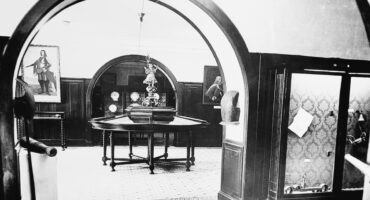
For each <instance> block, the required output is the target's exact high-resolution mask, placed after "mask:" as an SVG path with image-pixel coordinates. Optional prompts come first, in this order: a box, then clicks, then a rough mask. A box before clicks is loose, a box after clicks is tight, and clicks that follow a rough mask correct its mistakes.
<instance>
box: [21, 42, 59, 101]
mask: <svg viewBox="0 0 370 200" xmlns="http://www.w3.org/2000/svg"><path fill="white" fill-rule="evenodd" d="M59 71H60V66H59V49H58V47H57V46H44V45H30V46H29V47H28V49H27V51H26V53H25V56H24V58H23V60H22V63H21V66H20V69H19V76H20V77H21V78H22V79H23V80H24V81H25V82H26V83H27V84H28V85H29V86H30V87H31V89H32V92H33V94H34V96H35V101H36V102H60V72H59Z"/></svg>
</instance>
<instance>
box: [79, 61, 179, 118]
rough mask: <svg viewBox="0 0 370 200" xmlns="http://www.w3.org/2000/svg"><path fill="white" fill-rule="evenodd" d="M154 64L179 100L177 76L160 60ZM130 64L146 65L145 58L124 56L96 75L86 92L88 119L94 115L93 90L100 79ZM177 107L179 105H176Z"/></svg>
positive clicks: (107, 65) (103, 67)
mask: <svg viewBox="0 0 370 200" xmlns="http://www.w3.org/2000/svg"><path fill="white" fill-rule="evenodd" d="M151 60H152V62H153V63H154V64H155V65H157V66H159V67H160V69H159V70H160V71H161V72H162V73H163V74H164V75H165V76H167V79H168V80H169V81H170V83H171V85H172V89H173V91H174V93H175V96H176V99H177V91H178V90H179V86H178V82H177V80H176V77H175V75H173V73H172V72H171V70H169V69H168V68H167V67H166V66H165V65H164V64H162V63H161V62H159V61H158V60H156V59H154V58H151ZM129 62H139V63H145V62H146V61H145V56H142V55H124V56H120V57H117V58H114V59H112V60H110V61H108V62H107V63H106V64H104V65H103V66H102V67H101V68H100V69H99V70H98V71H97V72H96V73H95V75H94V77H93V78H92V79H91V81H90V83H89V86H88V87H87V91H86V110H87V113H86V114H87V116H88V118H90V117H91V114H92V108H91V98H92V93H93V89H94V87H95V85H96V83H97V82H98V80H99V78H100V77H101V76H102V74H103V73H104V72H105V71H107V70H108V69H109V68H111V67H113V66H115V65H118V64H120V63H129ZM176 107H177V105H176Z"/></svg>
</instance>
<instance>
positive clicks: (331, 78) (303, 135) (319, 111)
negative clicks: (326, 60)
mask: <svg viewBox="0 0 370 200" xmlns="http://www.w3.org/2000/svg"><path fill="white" fill-rule="evenodd" d="M341 81H342V77H341V76H337V75H316V74H299V73H292V77H291V86H290V87H291V88H290V101H289V122H288V133H287V150H286V165H285V181H284V194H301V193H317V192H330V191H332V188H333V172H334V163H335V153H334V152H335V150H336V140H337V122H338V109H339V97H340V87H341ZM368 91H369V94H370V87H369V90H368ZM369 98H370V96H369ZM369 108H370V103H369ZM355 109H356V110H357V109H358V108H355ZM369 111H370V110H369ZM293 122H294V124H293ZM302 130H304V131H302Z"/></svg>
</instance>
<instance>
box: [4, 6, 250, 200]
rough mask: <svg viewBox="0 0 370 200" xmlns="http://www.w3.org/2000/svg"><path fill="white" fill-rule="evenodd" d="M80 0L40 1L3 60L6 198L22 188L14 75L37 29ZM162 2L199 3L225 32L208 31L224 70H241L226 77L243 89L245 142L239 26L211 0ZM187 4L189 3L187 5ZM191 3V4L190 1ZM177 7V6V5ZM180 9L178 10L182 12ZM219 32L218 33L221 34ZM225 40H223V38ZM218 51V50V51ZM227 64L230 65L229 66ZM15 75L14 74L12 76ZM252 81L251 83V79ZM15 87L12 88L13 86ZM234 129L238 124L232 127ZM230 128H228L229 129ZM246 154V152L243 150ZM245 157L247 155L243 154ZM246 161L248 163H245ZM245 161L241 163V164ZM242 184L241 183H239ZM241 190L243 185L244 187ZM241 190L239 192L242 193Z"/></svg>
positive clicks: (244, 98) (245, 58)
mask: <svg viewBox="0 0 370 200" xmlns="http://www.w3.org/2000/svg"><path fill="white" fill-rule="evenodd" d="M78 2H80V1H78V0H76V1H74V0H71V1H58V0H53V1H47V2H45V1H42V2H41V1H40V2H38V3H37V4H36V5H35V6H34V7H33V9H32V10H31V11H30V12H29V13H28V14H27V15H26V16H25V18H24V19H23V20H22V22H21V23H20V24H19V26H18V28H17V30H16V31H15V33H14V35H13V36H12V38H11V39H10V41H9V43H8V46H7V49H6V51H5V54H4V62H3V63H2V67H1V69H0V70H1V73H0V85H1V87H2V89H3V90H2V91H3V95H2V96H3V98H2V99H1V101H0V104H1V105H2V106H0V107H1V108H0V117H1V118H0V120H1V121H0V126H1V130H2V135H1V147H2V154H3V163H6V165H5V166H3V169H4V170H3V173H4V175H3V180H4V182H3V184H4V185H3V186H4V187H3V188H4V196H5V197H6V198H5V199H17V198H19V189H18V180H17V170H16V169H17V167H16V165H17V161H16V155H15V151H14V150H13V149H14V136H13V135H14V134H13V132H14V128H13V112H12V106H11V105H12V99H13V98H14V90H15V89H14V88H15V87H14V86H15V76H16V72H17V71H18V66H19V61H20V59H21V57H22V55H23V54H24V52H25V49H26V48H27V46H28V44H29V43H30V41H31V40H32V38H33V37H34V36H35V34H36V33H37V31H38V30H39V29H40V28H41V27H42V25H43V24H44V23H45V22H46V21H47V20H48V19H50V18H52V17H53V16H54V15H56V14H57V13H58V12H60V11H62V10H63V9H66V8H67V7H69V6H71V5H73V4H75V3H78ZM154 2H156V3H159V4H161V5H164V6H166V7H168V8H170V7H177V9H176V10H179V13H187V14H184V16H188V15H191V14H189V9H186V7H187V6H190V7H193V6H196V7H197V8H198V10H202V11H203V12H204V13H205V14H206V15H207V16H208V20H211V21H213V25H215V26H217V27H218V29H217V30H218V31H219V33H223V34H222V36H223V37H222V38H220V35H218V36H215V35H213V37H212V35H211V34H210V35H208V34H209V33H206V34H205V35H206V36H207V38H212V39H210V41H211V42H214V43H215V45H216V46H217V47H215V49H216V51H215V54H217V55H220V52H224V53H223V55H224V56H219V62H218V64H219V66H220V67H224V68H223V69H229V70H223V71H224V72H225V71H233V70H234V71H238V72H240V73H238V74H237V75H238V78H236V79H235V80H234V81H230V82H229V81H228V80H227V79H234V77H233V75H232V73H231V74H230V73H227V72H226V73H225V74H224V75H225V77H226V81H228V82H229V83H230V85H228V89H236V90H239V91H240V93H241V98H240V99H241V101H240V102H241V103H240V104H241V105H240V107H241V108H242V110H243V111H242V117H241V122H242V123H241V125H240V126H239V127H237V131H238V132H240V134H239V141H241V143H242V144H245V143H246V138H247V131H246V130H247V120H248V110H249V109H248V106H251V105H250V104H249V100H248V99H249V90H248V84H247V73H246V69H247V67H249V66H250V65H249V54H248V50H247V48H246V45H245V43H244V40H243V39H242V37H241V35H240V34H239V32H238V30H237V29H236V27H235V26H234V25H233V23H232V22H231V21H230V19H229V18H228V17H227V16H226V14H225V13H224V12H223V11H222V10H221V9H220V8H219V7H218V6H217V5H216V4H215V3H213V2H212V1H200V0H193V1H190V2H186V3H184V4H181V3H178V2H167V4H166V3H163V2H157V1H154ZM185 4H186V5H185ZM189 4H192V5H189ZM174 10H175V9H174ZM179 13H177V14H179ZM219 33H218V34H219ZM221 41H222V42H223V44H221V43H222V42H221ZM222 45H226V46H227V49H225V48H222V47H223V46H222ZM218 52H219V53H218ZM226 66H227V67H226ZM10 75H13V76H10ZM248 76H250V78H248V80H252V79H251V77H253V76H254V71H253V69H249V68H248ZM249 84H250V83H249ZM10 88H13V89H10ZM233 129H234V130H235V127H234V128H233ZM230 131H231V130H228V128H225V132H226V133H227V132H230ZM226 135H227V134H226ZM243 151H246V149H245V148H244V149H243V148H241V152H243ZM242 155H245V152H244V153H243V154H242ZM243 157H244V156H243ZM244 164H245V163H244ZM244 164H243V163H241V165H243V167H244ZM244 173H245V172H244V170H242V171H241V172H240V175H242V174H244ZM240 187H242V185H240ZM241 190H242V189H241ZM241 194H242V193H240V195H241Z"/></svg>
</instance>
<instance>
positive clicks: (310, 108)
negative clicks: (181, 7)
mask: <svg viewBox="0 0 370 200" xmlns="http://www.w3.org/2000/svg"><path fill="white" fill-rule="evenodd" d="M274 73H275V88H274V104H273V113H272V133H271V135H272V139H271V141H272V143H271V157H270V182H269V198H270V199H306V198H309V199H326V198H328V199H330V198H332V199H333V198H334V199H335V197H338V196H341V195H347V196H348V197H351V198H352V199H357V198H358V199H361V195H362V190H363V184H364V175H363V174H362V173H361V172H360V171H359V170H358V169H356V168H355V167H354V166H353V165H351V164H350V163H349V162H347V161H345V159H344V155H345V154H351V155H352V156H354V157H356V158H357V159H359V160H361V161H363V162H365V161H366V157H367V152H368V143H369V142H368V139H369V136H368V135H369V128H370V123H369V114H370V78H367V77H366V76H367V75H359V74H358V73H350V72H348V71H343V72H342V71H325V72H318V71H314V70H312V71H310V70H304V71H302V70H301V71H298V70H296V71H294V72H292V71H289V70H288V69H286V68H284V69H279V70H275V71H274Z"/></svg>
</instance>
